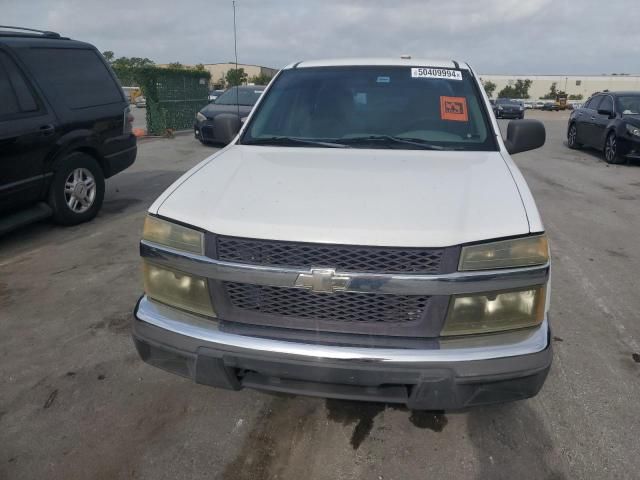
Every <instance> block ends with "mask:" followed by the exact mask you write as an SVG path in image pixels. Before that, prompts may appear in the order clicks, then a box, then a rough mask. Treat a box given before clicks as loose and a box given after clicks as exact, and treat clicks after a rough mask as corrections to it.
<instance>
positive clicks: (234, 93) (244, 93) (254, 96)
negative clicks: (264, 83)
mask: <svg viewBox="0 0 640 480" xmlns="http://www.w3.org/2000/svg"><path fill="white" fill-rule="evenodd" d="M263 91H264V90H257V89H255V88H251V87H249V88H244V87H243V88H238V87H232V88H230V89H229V90H227V91H226V92H224V93H223V94H222V95H220V96H219V97H218V98H217V99H216V101H215V104H216V105H244V106H247V107H250V106H252V105H255V103H256V102H257V101H258V99H259V98H260V95H262V92H263ZM236 99H237V101H236Z"/></svg>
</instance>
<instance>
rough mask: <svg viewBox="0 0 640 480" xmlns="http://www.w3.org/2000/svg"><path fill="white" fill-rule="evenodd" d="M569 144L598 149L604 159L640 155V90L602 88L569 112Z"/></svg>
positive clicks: (616, 160) (612, 161) (613, 161)
mask: <svg viewBox="0 0 640 480" xmlns="http://www.w3.org/2000/svg"><path fill="white" fill-rule="evenodd" d="M567 145H569V148H580V147H582V146H589V147H593V148H597V149H598V150H602V151H603V152H604V159H605V161H606V162H607V163H622V162H624V161H625V160H626V158H627V157H634V158H640V92H603V93H598V94H595V95H593V96H592V97H591V98H590V99H589V100H587V101H586V102H585V103H584V105H583V106H582V107H581V108H578V109H576V110H574V111H573V112H571V116H570V117H569V124H568V126H567Z"/></svg>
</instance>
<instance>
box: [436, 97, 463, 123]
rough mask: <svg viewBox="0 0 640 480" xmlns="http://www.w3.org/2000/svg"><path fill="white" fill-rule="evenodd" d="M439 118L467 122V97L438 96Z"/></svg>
mask: <svg viewBox="0 0 640 480" xmlns="http://www.w3.org/2000/svg"><path fill="white" fill-rule="evenodd" d="M440 118H442V120H452V121H454V122H468V121H469V114H468V113H467V99H466V98H464V97H440Z"/></svg>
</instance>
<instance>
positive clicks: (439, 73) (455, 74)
mask: <svg viewBox="0 0 640 480" xmlns="http://www.w3.org/2000/svg"><path fill="white" fill-rule="evenodd" d="M411 77H412V78H441V79H444V80H462V72H461V71H460V70H452V69H450V68H431V67H417V68H412V69H411Z"/></svg>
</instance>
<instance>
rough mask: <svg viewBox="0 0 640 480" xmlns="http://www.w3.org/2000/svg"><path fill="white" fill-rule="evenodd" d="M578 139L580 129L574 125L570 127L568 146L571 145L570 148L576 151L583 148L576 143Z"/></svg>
mask: <svg viewBox="0 0 640 480" xmlns="http://www.w3.org/2000/svg"><path fill="white" fill-rule="evenodd" d="M577 138H578V129H577V128H576V124H575V123H572V124H571V126H570V127H569V131H568V132H567V145H569V148H573V149H576V148H580V147H581V146H582V145H580V144H579V143H578V142H577V141H576V139H577Z"/></svg>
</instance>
